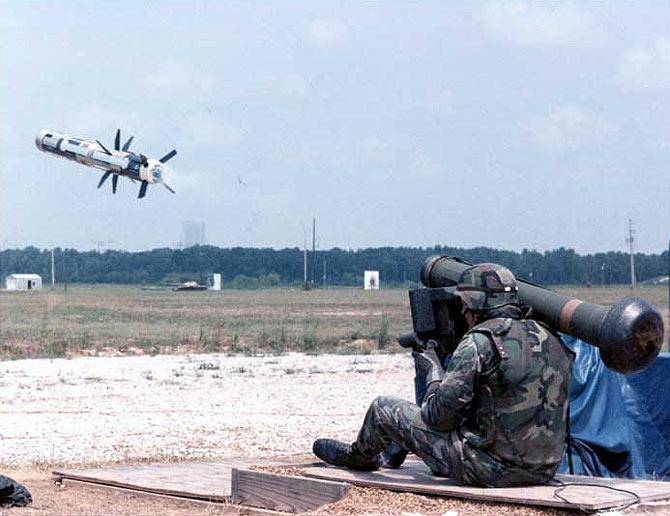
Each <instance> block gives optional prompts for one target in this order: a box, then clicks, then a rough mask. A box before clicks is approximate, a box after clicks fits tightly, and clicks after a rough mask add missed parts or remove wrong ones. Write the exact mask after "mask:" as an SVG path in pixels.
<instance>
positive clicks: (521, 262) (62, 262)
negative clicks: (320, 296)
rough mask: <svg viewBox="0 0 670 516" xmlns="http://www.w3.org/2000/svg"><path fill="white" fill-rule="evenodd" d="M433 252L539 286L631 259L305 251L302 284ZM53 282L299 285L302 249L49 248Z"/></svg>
mask: <svg viewBox="0 0 670 516" xmlns="http://www.w3.org/2000/svg"><path fill="white" fill-rule="evenodd" d="M434 254H446V255H450V256H458V257H460V258H462V259H464V260H466V261H468V262H471V263H481V262H495V263H499V264H502V265H505V266H506V267H509V268H510V269H511V270H512V271H513V272H514V273H515V274H516V275H517V276H519V277H523V278H526V279H531V280H532V281H534V282H536V283H540V284H545V285H568V284H573V285H588V284H590V285H594V286H598V285H601V284H602V285H612V284H625V283H628V282H630V258H629V255H628V254H626V253H622V252H615V251H609V252H606V253H595V254H588V255H580V254H577V253H576V252H575V251H574V250H572V249H566V248H563V247H561V248H559V249H554V250H551V251H545V252H539V251H533V250H528V249H524V250H523V251H521V252H516V251H507V250H500V249H492V248H488V247H476V248H471V249H463V248H455V247H443V246H434V247H426V248H424V247H378V248H368V249H357V250H346V249H340V248H333V249H328V250H320V251H316V252H315V253H311V252H310V253H308V259H307V262H308V266H309V267H308V279H309V280H310V281H313V283H314V286H316V287H319V286H322V285H324V284H325V285H326V286H335V285H342V286H345V285H361V284H362V281H363V271H365V270H378V271H379V273H380V281H381V282H382V285H405V286H409V285H411V284H417V283H418V282H419V271H420V269H421V265H422V264H423V262H424V260H425V259H426V258H427V257H429V256H431V255H434ZM54 255H55V272H56V279H57V282H59V283H119V284H160V283H176V282H181V281H187V280H194V281H202V278H203V275H204V274H206V273H213V272H217V273H220V274H221V276H222V280H223V285H224V287H233V288H254V287H269V286H278V285H302V282H303V259H304V256H303V250H301V249H298V248H297V247H296V248H286V249H269V248H245V247H233V248H225V249H224V248H219V247H214V246H194V247H189V248H187V249H169V248H163V249H152V250H150V251H139V252H129V251H113V250H108V251H105V252H98V251H78V250H76V249H60V248H57V249H55V250H54ZM635 264H636V274H637V279H638V280H639V281H645V280H651V279H653V278H655V277H658V276H662V275H667V274H668V266H669V259H668V251H664V252H663V253H661V254H642V253H638V254H636V255H635ZM11 273H36V274H39V275H41V276H42V277H43V278H44V280H45V282H48V281H49V279H50V277H51V250H49V249H38V248H36V247H26V248H23V249H6V250H3V251H0V277H1V278H2V280H3V282H4V278H5V277H6V276H7V275H8V274H11Z"/></svg>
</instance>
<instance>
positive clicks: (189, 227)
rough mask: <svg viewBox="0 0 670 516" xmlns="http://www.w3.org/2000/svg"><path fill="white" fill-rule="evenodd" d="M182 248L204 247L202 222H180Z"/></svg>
mask: <svg viewBox="0 0 670 516" xmlns="http://www.w3.org/2000/svg"><path fill="white" fill-rule="evenodd" d="M181 244H182V247H193V246H194V245H205V223H204V222H203V221H196V220H185V221H184V222H182V239H181Z"/></svg>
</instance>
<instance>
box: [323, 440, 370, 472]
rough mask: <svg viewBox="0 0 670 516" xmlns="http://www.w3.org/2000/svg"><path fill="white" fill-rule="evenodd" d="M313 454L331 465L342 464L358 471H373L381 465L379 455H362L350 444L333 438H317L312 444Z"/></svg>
mask: <svg viewBox="0 0 670 516" xmlns="http://www.w3.org/2000/svg"><path fill="white" fill-rule="evenodd" d="M312 451H313V452H314V455H316V456H317V457H319V458H320V459H321V460H322V461H323V462H326V463H328V464H332V465H333V466H342V467H345V468H349V469H357V470H359V471H374V470H376V469H379V466H381V462H382V461H381V457H380V455H379V454H378V455H374V456H372V457H370V456H367V455H363V454H362V453H359V452H358V451H356V450H355V449H354V447H353V446H352V445H350V444H346V443H343V442H342V441H336V440H335V439H317V440H316V441H314V444H313V445H312Z"/></svg>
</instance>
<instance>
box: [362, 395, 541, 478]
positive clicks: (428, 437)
mask: <svg viewBox="0 0 670 516" xmlns="http://www.w3.org/2000/svg"><path fill="white" fill-rule="evenodd" d="M390 443H395V444H397V445H398V446H400V447H402V448H404V449H406V450H409V451H411V452H412V453H414V454H415V455H417V456H418V457H420V458H421V459H422V460H423V462H424V463H425V464H426V465H427V466H428V467H429V468H430V470H431V471H432V472H433V474H436V475H439V476H447V477H450V478H451V479H452V480H454V481H456V482H458V483H460V484H467V485H478V486H487V487H510V486H520V485H532V484H544V483H546V482H547V481H548V480H549V478H550V477H548V476H547V474H546V473H544V474H543V473H542V472H530V471H528V470H526V469H524V468H520V467H518V466H513V465H506V464H503V463H502V462H501V461H500V460H498V459H497V458H495V457H493V456H492V455H491V454H489V453H487V452H486V451H485V450H479V449H477V448H474V447H473V446H471V445H470V444H469V443H468V442H467V441H466V440H465V439H463V438H462V437H461V436H460V435H459V433H458V432H456V431H453V432H438V431H436V430H432V429H430V428H428V427H427V426H426V424H425V423H424V422H423V419H422V418H421V409H420V408H419V406H418V405H416V404H414V403H411V402H409V401H406V400H403V399H400V398H393V397H387V396H380V397H378V398H376V399H375V400H374V401H373V402H372V404H371V405H370V407H369V408H368V411H367V413H366V415H365V420H364V421H363V426H362V427H361V430H360V432H359V433H358V437H357V438H356V441H355V442H354V443H353V447H354V450H355V451H356V452H358V453H360V454H362V455H365V456H374V455H377V454H378V453H380V452H382V451H383V450H384V449H386V447H387V446H388V445H389V444H390ZM549 474H550V476H553V472H549Z"/></svg>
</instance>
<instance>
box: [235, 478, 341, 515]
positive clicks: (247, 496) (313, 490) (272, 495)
mask: <svg viewBox="0 0 670 516" xmlns="http://www.w3.org/2000/svg"><path fill="white" fill-rule="evenodd" d="M348 489H349V486H348V485H346V484H344V483H342V482H331V481H328V480H314V479H310V478H304V477H295V476H286V475H276V474H273V473H265V472H260V471H250V470H248V469H241V468H233V472H232V502H233V503H236V504H242V505H247V506H251V507H260V508H262V509H272V510H275V511H284V512H307V511H313V510H314V509H316V508H317V507H320V506H321V505H324V504H327V503H333V502H337V501H338V500H340V499H341V498H342V497H343V496H344V495H345V494H346V493H347V490H348Z"/></svg>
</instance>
